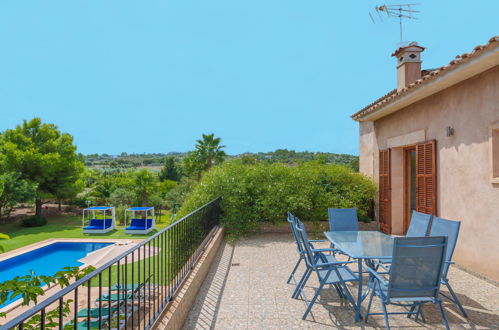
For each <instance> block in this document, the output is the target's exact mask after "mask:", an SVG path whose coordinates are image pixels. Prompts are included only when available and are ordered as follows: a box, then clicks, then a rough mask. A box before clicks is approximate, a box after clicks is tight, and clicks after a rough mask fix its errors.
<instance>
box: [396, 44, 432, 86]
mask: <svg viewBox="0 0 499 330" xmlns="http://www.w3.org/2000/svg"><path fill="white" fill-rule="evenodd" d="M422 51H424V47H421V46H419V45H418V43H417V42H411V43H410V44H409V45H407V46H403V47H400V48H399V49H397V50H396V51H395V53H393V54H392V56H395V57H396V58H397V92H400V91H401V90H402V89H404V88H405V87H407V86H408V85H410V84H412V83H413V82H415V81H416V80H418V79H419V78H421V52H422Z"/></svg>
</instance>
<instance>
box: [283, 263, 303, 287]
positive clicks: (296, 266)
mask: <svg viewBox="0 0 499 330" xmlns="http://www.w3.org/2000/svg"><path fill="white" fill-rule="evenodd" d="M302 259H303V258H302V257H301V256H300V259H298V261H297V262H296V265H295V268H293V271H292V272H291V275H289V278H288V281H287V282H286V283H287V284H289V282H291V279H293V278H294V277H295V273H296V270H297V269H298V266H300V264H301V261H302Z"/></svg>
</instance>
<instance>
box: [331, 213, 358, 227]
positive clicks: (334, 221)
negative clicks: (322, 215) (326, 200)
mask: <svg viewBox="0 0 499 330" xmlns="http://www.w3.org/2000/svg"><path fill="white" fill-rule="evenodd" d="M327 213H328V215H329V230H331V231H358V230H359V219H358V217H357V209H332V208H328V209H327Z"/></svg>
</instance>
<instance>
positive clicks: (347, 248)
mask: <svg viewBox="0 0 499 330" xmlns="http://www.w3.org/2000/svg"><path fill="white" fill-rule="evenodd" d="M324 235H326V238H327V239H328V240H329V241H330V242H331V243H332V244H334V246H335V248H336V249H338V250H340V251H342V252H344V253H345V254H346V255H348V256H350V257H351V258H353V259H356V260H357V264H358V268H359V274H358V276H359V281H358V282H359V283H358V285H359V289H358V293H357V306H354V309H355V322H359V321H360V317H361V316H360V305H361V304H362V301H363V300H364V299H365V298H366V296H367V295H368V293H369V289H370V284H369V282H368V286H367V290H366V292H365V293H364V294H363V293H362V285H363V283H362V282H363V278H362V273H363V272H362V262H363V261H366V262H369V261H370V260H372V259H391V258H392V252H393V238H392V237H391V236H388V235H386V234H383V233H381V232H379V231H327V232H324Z"/></svg>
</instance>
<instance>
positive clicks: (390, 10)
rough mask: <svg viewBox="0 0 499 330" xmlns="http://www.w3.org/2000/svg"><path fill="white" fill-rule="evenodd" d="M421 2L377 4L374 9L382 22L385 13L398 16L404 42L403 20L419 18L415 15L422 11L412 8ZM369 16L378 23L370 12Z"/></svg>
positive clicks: (401, 39)
mask: <svg viewBox="0 0 499 330" xmlns="http://www.w3.org/2000/svg"><path fill="white" fill-rule="evenodd" d="M417 5H419V3H406V4H399V5H381V6H376V7H375V8H374V9H375V10H376V13H377V14H378V18H379V20H380V21H381V22H383V18H382V16H383V14H384V15H386V16H387V17H396V18H398V19H399V26H400V42H401V43H402V42H403V38H402V21H403V20H404V19H418V18H417V17H415V16H414V15H415V14H417V13H420V11H419V10H414V9H412V7H413V6H417ZM369 17H371V20H372V21H373V23H375V24H376V21H375V20H374V17H373V15H371V13H369Z"/></svg>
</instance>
